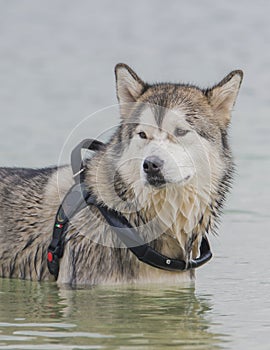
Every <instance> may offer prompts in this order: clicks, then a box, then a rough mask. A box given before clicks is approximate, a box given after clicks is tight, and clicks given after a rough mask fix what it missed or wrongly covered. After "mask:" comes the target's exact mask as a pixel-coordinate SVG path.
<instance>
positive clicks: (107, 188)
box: [0, 64, 243, 285]
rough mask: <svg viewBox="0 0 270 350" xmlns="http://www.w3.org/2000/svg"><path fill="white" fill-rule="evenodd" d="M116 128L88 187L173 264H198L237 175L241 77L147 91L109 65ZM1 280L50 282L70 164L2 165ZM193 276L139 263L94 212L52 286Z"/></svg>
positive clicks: (79, 228) (127, 72) (83, 216)
mask: <svg viewBox="0 0 270 350" xmlns="http://www.w3.org/2000/svg"><path fill="white" fill-rule="evenodd" d="M115 75H116V88H117V97H118V101H119V106H120V116H121V122H120V125H119V127H118V128H117V130H116V132H115V133H114V135H113V136H112V137H111V139H110V141H109V142H108V143H106V144H105V147H103V148H102V149H101V150H99V151H97V152H96V153H95V154H94V155H93V157H91V158H90V159H88V160H87V161H86V164H85V169H84V184H85V186H86V188H87V189H88V190H89V191H91V193H92V194H93V195H94V196H95V198H96V201H97V202H98V203H99V205H100V206H103V207H104V208H109V209H113V210H114V211H116V212H117V213H119V215H121V216H122V217H124V218H125V219H127V221H128V222H129V224H130V225H132V226H133V227H134V229H135V230H136V232H137V234H138V235H139V236H140V237H141V238H142V239H143V240H144V241H145V242H146V243H147V244H148V245H149V246H151V247H152V248H153V249H155V250H156V251H158V252H159V253H161V254H162V255H164V256H166V257H169V259H168V263H170V261H171V260H170V259H177V260H180V261H184V262H185V263H186V264H187V265H186V266H188V263H189V261H191V260H192V259H193V260H194V259H195V258H197V257H198V255H199V251H200V246H201V242H202V240H203V239H204V237H206V235H207V234H208V233H211V232H213V231H215V230H216V222H217V219H218V217H219V214H220V209H221V207H222V204H223V202H224V198H225V195H226V193H227V192H228V189H229V188H230V183H231V179H232V173H233V161H232V155H231V150H230V147H229V144H228V139H227V129H228V125H229V124H230V118H231V111H232V108H233V106H234V103H235V100H236V97H237V94H238V90H239V88H240V84H241V81H242V77H243V73H242V71H241V70H236V71H233V72H231V73H230V74H229V75H227V76H226V77H225V78H224V79H223V80H222V81H221V82H220V83H219V84H217V85H214V86H213V87H212V88H208V89H200V88H198V87H197V86H193V85H186V84H171V83H158V84H153V85H151V84H147V83H145V82H143V81H142V80H141V79H140V78H139V77H138V76H137V74H136V73H135V72H134V71H133V70H132V69H131V68H130V67H128V66H127V65H125V64H118V65H117V66H116V67H115ZM0 178H1V183H0V276H2V277H12V278H21V279H30V280H38V281H41V280H48V279H49V278H50V276H51V275H50V273H49V270H48V268H47V251H48V247H49V245H50V242H51V240H52V230H53V226H54V220H55V216H56V213H57V210H58V207H59V205H60V203H61V200H62V198H63V196H64V195H65V194H66V193H67V192H68V190H69V188H70V187H71V186H72V185H73V184H74V179H73V176H72V172H71V167H70V166H63V167H60V168H57V167H55V168H47V169H40V170H34V169H21V168H0ZM193 278H194V269H193V268H187V269H184V271H182V272H179V271H167V270H163V269H158V268H156V267H153V266H149V265H147V264H145V263H144V262H141V261H139V260H138V259H137V258H136V256H135V255H134V254H133V253H132V251H131V250H130V249H128V248H127V247H126V246H124V245H123V244H122V242H121V241H120V240H119V238H118V236H117V235H116V234H115V232H114V229H113V228H112V227H111V226H110V225H109V224H108V222H107V221H106V220H105V218H104V216H103V215H102V214H101V213H100V211H99V210H98V209H97V208H96V207H95V206H87V207H86V208H84V209H83V210H81V211H80V212H78V213H77V214H76V215H75V216H74V217H73V218H72V220H71V222H70V224H69V226H68V228H67V230H66V232H65V236H64V251H63V256H62V258H61V259H60V260H59V274H58V279H57V282H58V283H68V284H75V285H76V284H77V285H78V284H84V285H86V284H88V285H93V284H104V283H123V282H140V281H143V282H148V281H153V282H160V281H166V282H179V281H190V280H192V279H193Z"/></svg>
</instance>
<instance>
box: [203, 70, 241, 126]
mask: <svg viewBox="0 0 270 350" xmlns="http://www.w3.org/2000/svg"><path fill="white" fill-rule="evenodd" d="M242 79H243V72H242V71H241V70H235V71H233V72H231V73H230V74H228V75H227V76H226V77H225V78H224V79H223V80H221V82H220V83H218V84H217V85H215V86H214V87H213V88H211V89H207V90H206V91H205V94H206V96H207V97H208V100H209V102H210V105H211V106H212V108H213V112H214V116H215V117H216V118H217V119H218V120H219V123H220V125H221V127H223V128H227V126H228V125H229V123H230V120H231V112H232V109H233V106H234V104H235V100H236V97H237V95H238V91H239V88H240V86H241V82H242Z"/></svg>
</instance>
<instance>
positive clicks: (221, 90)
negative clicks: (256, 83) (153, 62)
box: [115, 64, 243, 195]
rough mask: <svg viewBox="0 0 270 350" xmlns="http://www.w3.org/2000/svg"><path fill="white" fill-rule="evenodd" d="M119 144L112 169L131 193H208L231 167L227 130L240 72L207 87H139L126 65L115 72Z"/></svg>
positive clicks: (145, 84)
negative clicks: (192, 188) (189, 188)
mask: <svg viewBox="0 0 270 350" xmlns="http://www.w3.org/2000/svg"><path fill="white" fill-rule="evenodd" d="M115 74H116V86H117V97H118V100H119V104H120V112H121V118H122V125H121V129H120V133H121V136H120V139H121V141H122V142H123V141H124V143H123V146H124V147H123V149H122V153H121V157H120V158H119V160H118V169H117V171H118V172H119V174H120V175H121V177H122V178H123V179H124V181H125V182H126V183H128V184H129V185H130V186H133V187H134V189H135V191H136V193H137V194H138V195H139V193H140V192H145V191H147V189H149V188H152V189H155V190H159V189H160V190H161V189H162V188H164V187H168V186H170V185H174V186H177V187H185V186H186V185H188V184H192V185H193V186H196V189H197V191H200V192H201V191H202V192H208V193H209V191H210V188H211V187H212V186H214V185H215V184H217V183H218V182H220V181H221V180H222V178H223V177H224V176H225V175H226V172H228V171H229V170H230V169H229V168H231V156H230V149H229V146H228V142H227V128H228V125H229V123H230V115H231V111H232V108H233V106H234V103H235V100H236V97H237V94H238V90H239V87H240V84H241V81H242V76H243V73H242V71H240V70H237V71H233V72H231V73H230V74H229V75H227V76H226V77H225V78H224V79H223V80H222V81H221V82H220V83H219V84H217V85H215V86H214V87H212V88H210V89H204V90H203V89H199V88H198V87H196V86H192V85H183V84H167V83H162V84H154V85H149V84H147V83H144V82H143V81H142V80H141V79H140V78H139V77H138V76H137V74H136V73H135V72H134V71H133V70H131V68H130V67H128V66H127V65H125V64H118V65H117V66H116V68H115Z"/></svg>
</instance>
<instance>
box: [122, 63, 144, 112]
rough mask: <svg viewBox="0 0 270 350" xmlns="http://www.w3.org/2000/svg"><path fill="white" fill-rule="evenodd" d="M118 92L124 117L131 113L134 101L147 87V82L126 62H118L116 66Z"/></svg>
mask: <svg viewBox="0 0 270 350" xmlns="http://www.w3.org/2000/svg"><path fill="white" fill-rule="evenodd" d="M115 79H116V93H117V98H118V101H119V104H120V113H121V116H122V117H125V116H126V115H127V114H129V111H130V108H131V106H132V104H133V103H134V102H136V101H137V99H138V98H139V97H140V96H141V94H142V93H143V92H144V91H145V89H146V84H145V83H144V82H143V81H142V80H141V79H140V78H139V77H138V75H137V74H136V73H135V72H134V71H133V70H132V69H131V68H130V67H129V66H128V65H126V64H124V63H118V64H117V65H116V67H115Z"/></svg>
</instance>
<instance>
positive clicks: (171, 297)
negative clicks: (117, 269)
mask: <svg viewBox="0 0 270 350" xmlns="http://www.w3.org/2000/svg"><path fill="white" fill-rule="evenodd" d="M0 290H1V294H0V298H1V303H0V349H103V348H104V349H167V348H173V349H176V348H177V347H178V346H181V349H193V350H195V349H196V350H197V349H219V348H220V347H219V344H220V342H221V339H222V338H221V337H220V335H219V334H216V333H213V332H212V331H211V330H210V325H211V319H210V317H209V312H211V308H212V307H211V302H210V300H209V298H208V297H207V296H200V295H196V293H195V290H194V288H193V287H182V288H180V287H176V286H174V287H170V286H168V287H164V286H163V287H161V286H157V285H151V286H140V287H135V286H129V287H127V286H121V287H102V288H101V287H94V288H91V289H87V290H85V289H84V290H68V289H64V290H63V289H61V290H59V289H58V288H57V287H56V285H55V284H52V283H40V284H39V283H31V282H25V281H18V280H7V279H5V280H4V279H2V280H0Z"/></svg>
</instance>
